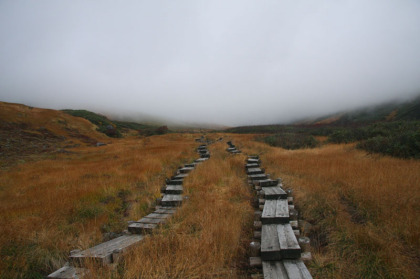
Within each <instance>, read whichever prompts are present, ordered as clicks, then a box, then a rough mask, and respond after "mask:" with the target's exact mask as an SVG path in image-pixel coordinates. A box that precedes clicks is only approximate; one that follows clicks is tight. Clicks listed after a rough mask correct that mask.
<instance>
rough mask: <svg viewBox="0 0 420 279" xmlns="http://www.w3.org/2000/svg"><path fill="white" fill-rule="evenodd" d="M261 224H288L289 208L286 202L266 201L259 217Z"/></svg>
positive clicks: (281, 200) (283, 200) (279, 200)
mask: <svg viewBox="0 0 420 279" xmlns="http://www.w3.org/2000/svg"><path fill="white" fill-rule="evenodd" d="M261 222H262V223H263V224H285V223H288V222H289V206H288V204H287V200H285V199H277V200H266V201H265V203H264V210H263V212H262V215H261Z"/></svg>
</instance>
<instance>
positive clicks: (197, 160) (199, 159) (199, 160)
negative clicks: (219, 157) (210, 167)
mask: <svg viewBox="0 0 420 279" xmlns="http://www.w3.org/2000/svg"><path fill="white" fill-rule="evenodd" d="M208 159H209V158H198V159H196V160H195V161H194V162H197V163H202V162H204V161H207V160H208Z"/></svg>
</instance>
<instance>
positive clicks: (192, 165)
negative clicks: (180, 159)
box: [184, 163, 197, 168]
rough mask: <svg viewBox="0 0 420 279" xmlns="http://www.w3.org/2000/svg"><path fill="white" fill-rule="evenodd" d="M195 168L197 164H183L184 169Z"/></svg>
mask: <svg viewBox="0 0 420 279" xmlns="http://www.w3.org/2000/svg"><path fill="white" fill-rule="evenodd" d="M195 166H197V163H191V164H185V165H184V167H185V168H195Z"/></svg>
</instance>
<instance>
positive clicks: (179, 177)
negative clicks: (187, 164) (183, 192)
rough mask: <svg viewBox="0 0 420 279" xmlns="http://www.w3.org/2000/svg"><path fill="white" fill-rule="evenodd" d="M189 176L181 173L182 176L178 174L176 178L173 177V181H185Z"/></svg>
mask: <svg viewBox="0 0 420 279" xmlns="http://www.w3.org/2000/svg"><path fill="white" fill-rule="evenodd" d="M187 176H188V173H181V174H177V175H175V176H172V178H171V179H172V180H183V179H184V178H186V177H187Z"/></svg>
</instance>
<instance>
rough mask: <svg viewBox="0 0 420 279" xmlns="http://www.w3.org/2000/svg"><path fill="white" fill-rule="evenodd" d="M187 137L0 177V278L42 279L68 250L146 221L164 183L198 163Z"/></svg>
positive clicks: (63, 159)
mask: <svg viewBox="0 0 420 279" xmlns="http://www.w3.org/2000/svg"><path fill="white" fill-rule="evenodd" d="M192 137H193V136H192V135H182V136H181V135H176V134H173V135H166V136H154V137H151V138H145V139H125V140H124V141H114V142H112V143H111V144H109V145H107V146H103V147H100V148H96V147H79V148H74V149H72V153H69V154H61V155H54V158H49V159H43V160H39V161H35V162H29V163H24V164H19V165H17V166H14V167H12V168H11V169H9V170H7V171H3V172H2V174H1V176H0V185H1V188H0V212H1V213H0V247H1V258H2V261H0V270H1V271H0V278H42V277H41V275H46V274H48V273H49V272H51V271H53V270H54V269H57V268H59V267H61V266H62V265H63V264H64V262H65V259H66V256H67V254H68V252H69V251H70V250H73V249H84V248H87V247H89V246H92V245H94V244H96V243H99V242H102V241H103V240H104V237H107V235H110V233H119V232H121V231H122V230H123V229H125V228H126V226H127V224H126V221H127V220H137V219H139V218H140V217H141V216H144V215H146V213H147V212H148V211H149V210H151V209H152V206H153V203H154V200H155V198H156V197H158V196H159V191H160V186H161V185H162V184H163V183H164V179H165V177H167V176H170V175H172V174H173V171H174V170H175V169H176V168H177V166H179V165H180V164H181V163H186V162H190V161H191V160H192V159H193V158H195V157H196V154H195V152H194V147H195V146H196V144H195V143H194V141H193V138H192ZM111 235H112V234H111Z"/></svg>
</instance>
